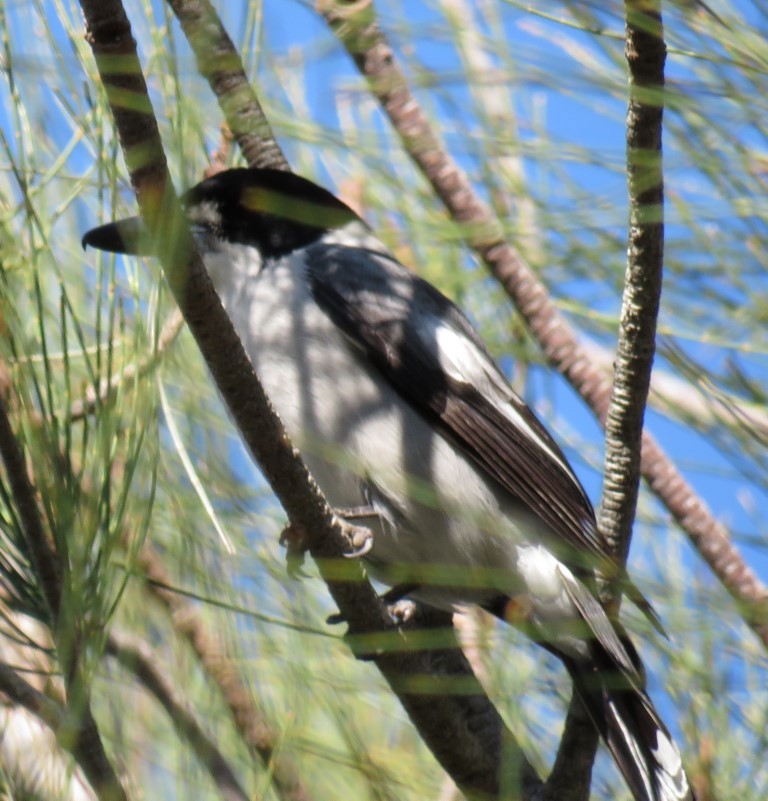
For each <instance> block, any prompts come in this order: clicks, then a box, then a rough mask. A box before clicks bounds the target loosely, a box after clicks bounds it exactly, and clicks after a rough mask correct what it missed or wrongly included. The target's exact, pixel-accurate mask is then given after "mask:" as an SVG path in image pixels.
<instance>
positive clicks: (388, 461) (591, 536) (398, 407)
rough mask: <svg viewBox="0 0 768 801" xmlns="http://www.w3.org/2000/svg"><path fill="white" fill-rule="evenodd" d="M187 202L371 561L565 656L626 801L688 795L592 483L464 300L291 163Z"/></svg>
mask: <svg viewBox="0 0 768 801" xmlns="http://www.w3.org/2000/svg"><path fill="white" fill-rule="evenodd" d="M182 202H183V205H184V207H185V209H186V214H187V218H188V220H189V224H190V226H191V229H192V232H193V235H194V236H195V239H196V241H197V244H198V246H199V248H200V252H201V254H202V256H203V260H204V262H205V265H206V268H207V270H208V272H209V273H210V276H211V279H212V280H213V283H214V286H215V287H216V290H217V292H218V294H219V296H220V298H221V300H222V302H223V304H224V306H225V308H226V310H227V312H228V313H229V315H230V317H231V319H232V322H233V324H234V326H235V328H236V330H237V332H238V334H239V335H240V338H241V340H242V342H243V345H244V346H245V349H246V351H247V352H248V354H249V356H250V358H251V360H252V362H253V365H254V367H255V368H256V372H257V373H258V375H259V377H260V378H261V380H262V382H263V384H264V386H265V389H266V390H267V393H268V394H269V396H270V398H271V400H272V402H273V404H274V406H275V408H276V409H277V411H278V413H279V415H280V417H281V418H282V420H283V423H284V424H285V427H286V429H287V431H288V433H289V435H290V436H291V439H292V440H293V442H294V444H296V445H297V446H298V447H299V448H300V449H301V451H302V455H303V456H304V459H305V461H306V463H307V465H308V467H309V468H310V470H311V472H312V474H313V475H314V477H315V478H316V480H317V482H318V484H319V485H320V487H321V489H322V490H323V492H324V494H325V495H326V497H327V498H328V501H329V502H330V503H331V504H332V505H333V506H334V507H336V508H337V509H339V510H341V512H342V514H343V510H345V509H351V508H360V507H363V508H364V509H365V510H367V514H368V515H369V520H370V528H371V530H372V531H373V545H372V548H371V550H370V552H368V553H367V554H366V555H365V559H366V564H367V566H368V567H369V570H370V572H371V573H372V575H374V576H375V577H376V578H378V579H380V580H382V581H384V582H385V583H388V584H390V585H392V586H394V587H396V588H400V590H401V591H402V592H403V593H404V592H406V591H409V592H410V593H411V594H412V595H413V596H414V597H417V598H419V599H421V600H423V601H425V602H427V603H430V604H433V605H435V606H438V607H442V608H447V609H452V608H455V606H456V605H460V604H465V603H475V604H478V605H479V606H481V607H482V608H484V609H486V610H488V611H489V612H491V613H493V614H494V615H496V616H498V617H500V618H502V619H504V620H506V621H508V622H511V623H513V624H515V625H517V626H519V627H520V628H521V629H522V630H523V631H525V632H526V633H527V634H528V635H529V636H530V637H532V638H533V639H534V640H535V641H536V642H538V643H539V644H541V645H542V646H544V647H545V648H546V649H548V650H549V651H551V652H552V653H554V654H556V655H557V656H558V657H560V659H562V661H563V663H564V664H565V667H566V668H567V669H568V671H569V673H570V675H571V677H572V679H573V682H574V686H575V688H576V691H577V692H578V693H579V695H580V696H581V698H582V700H583V701H584V704H585V706H586V708H587V710H588V712H589V715H590V717H591V718H592V720H593V721H594V724H595V726H596V727H597V729H598V730H599V732H600V734H601V735H602V737H603V739H604V741H605V743H606V745H607V746H608V748H609V749H610V752H611V754H612V755H613V757H614V759H615V761H616V763H617V764H618V766H619V768H620V769H621V771H622V773H623V774H624V777H625V779H626V781H627V783H628V785H629V787H630V788H631V790H632V792H633V794H634V796H635V798H636V799H637V801H683V799H692V798H693V793H692V791H691V789H690V787H689V784H688V780H687V778H686V775H685V772H684V769H683V766H682V763H681V758H680V753H679V751H678V749H677V746H676V745H675V743H674V741H673V740H672V738H671V736H670V734H669V732H668V731H667V729H666V727H665V726H664V724H663V723H662V721H661V719H660V718H659V715H658V714H657V712H656V710H655V708H654V706H653V703H652V701H651V699H650V698H649V696H648V694H647V693H646V690H645V678H644V674H643V668H642V664H641V662H640V659H639V657H638V655H637V652H636V651H635V649H634V647H633V646H632V643H631V642H630V640H629V638H628V636H627V634H626V632H625V631H624V629H623V628H622V626H621V624H620V623H619V622H618V621H617V620H615V619H614V618H613V617H612V616H609V615H608V614H607V613H606V612H605V611H604V609H603V608H602V606H601V605H600V603H599V602H598V600H597V598H596V577H597V576H599V575H603V576H609V577H614V578H616V577H617V576H619V577H623V573H622V571H621V570H620V569H619V568H617V566H616V565H615V563H614V562H613V560H612V558H611V555H610V553H609V550H608V548H607V546H606V543H605V542H604V540H603V538H602V536H601V535H600V532H599V531H598V530H597V525H596V522H595V516H594V512H593V509H592V506H591V504H590V502H589V499H588V498H587V495H586V493H585V492H584V490H583V488H582V487H581V485H580V483H579V481H578V479H577V478H576V476H575V474H574V472H573V470H572V469H571V467H570V465H569V464H568V461H567V460H566V458H565V456H564V455H563V453H562V451H561V450H560V448H559V447H558V446H557V444H556V443H555V441H554V440H553V439H552V437H551V436H550V435H549V433H548V432H547V430H546V429H545V428H544V426H543V425H542V424H541V423H540V422H539V420H538V419H537V418H536V416H535V415H534V414H533V412H532V411H531V410H530V409H529V408H528V406H526V404H525V403H524V402H523V401H522V400H521V399H520V398H519V397H518V396H517V395H516V394H515V392H514V391H513V390H512V388H511V387H510V385H509V383H508V382H507V380H506V378H505V377H504V375H503V374H502V373H501V371H500V370H499V368H498V367H497V366H496V364H495V363H494V361H493V359H492V358H491V356H490V355H489V353H488V351H487V349H486V347H485V345H484V344H483V342H482V340H481V339H480V337H479V336H478V334H477V333H476V332H475V330H474V329H473V327H472V325H471V324H470V322H469V321H468V319H467V318H466V317H465V316H464V314H463V313H462V312H461V311H460V310H459V309H458V308H457V307H456V306H455V305H454V304H453V303H452V302H451V301H450V300H448V299H447V298H446V297H445V296H444V295H442V294H441V293H440V292H439V291H438V290H437V289H436V288H435V287H434V286H432V285H431V284H429V283H427V282H426V281H424V280H423V279H421V278H419V277H418V276H417V275H416V274H414V273H413V272H411V271H410V270H409V269H407V268H406V267H404V266H403V265H402V264H400V263H399V262H398V261H397V260H396V259H395V258H394V257H393V255H392V254H391V253H390V252H389V251H388V250H387V248H386V247H385V246H384V245H383V244H382V243H381V242H380V241H379V240H378V239H377V238H376V237H375V236H374V235H373V234H372V232H371V230H370V229H369V228H368V227H367V226H366V224H365V223H364V222H363V221H362V220H361V219H360V218H359V217H358V216H357V215H356V214H355V213H354V212H353V211H352V210H351V209H350V208H349V207H348V206H346V205H345V204H344V203H342V202H341V201H340V200H339V199H338V198H336V197H335V196H334V195H332V194H331V193H330V192H328V191H327V190H325V189H323V188H321V187H319V186H317V185H316V184H313V183H311V182H310V181H307V180H305V179H303V178H300V177H299V176H297V175H293V174H291V173H286V172H280V171H277V170H266V169H262V170H256V169H233V170H228V171H225V172H222V173H219V174H218V175H215V176H213V177H211V178H208V179H206V180H205V181H203V182H202V183H200V184H198V185H197V186H195V187H194V188H192V189H191V190H189V191H188V192H187V194H186V195H185V196H184V197H183V199H182ZM87 245H92V246H93V247H96V248H100V249H102V250H107V251H113V252H118V253H132V254H145V255H149V254H151V253H152V252H153V247H152V243H151V242H150V241H148V239H147V236H146V235H145V234H143V233H142V229H141V224H140V221H139V219H138V218H132V219H128V220H123V221H120V222H115V223H110V224H107V225H104V226H101V227H99V228H95V229H93V230H91V231H89V232H88V233H87V234H86V235H85V236H84V237H83V246H87ZM622 581H623V585H624V587H625V591H628V593H629V595H630V597H631V598H632V599H633V600H635V601H637V602H639V604H640V605H641V606H642V607H644V608H645V611H646V612H647V613H648V614H649V615H650V616H651V617H652V618H653V619H655V617H654V616H653V613H652V612H651V611H650V607H649V605H648V604H647V603H645V602H644V599H643V598H642V596H641V595H640V593H639V592H638V591H637V590H636V589H635V588H634V587H633V585H632V584H631V582H630V581H629V579H628V578H626V577H623V578H622Z"/></svg>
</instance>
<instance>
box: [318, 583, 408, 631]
mask: <svg viewBox="0 0 768 801" xmlns="http://www.w3.org/2000/svg"><path fill="white" fill-rule="evenodd" d="M418 587H419V585H418V584H413V583H410V584H398V585H397V586H396V587H392V589H389V590H387V591H386V592H385V593H384V594H383V595H381V596H380V598H379V600H380V601H381V602H382V603H383V604H384V605H385V606H386V607H387V612H389V614H390V616H391V617H392V620H394V621H395V623H397V624H402V623H407V622H408V621H409V620H410V619H411V618H412V617H413V615H414V613H415V612H416V604H415V603H414V602H413V601H411V600H410V599H408V598H406V597H405V596H406V595H410V594H411V593H412V592H414V590H416V589H418ZM325 620H326V623H328V625H329V626H336V625H338V624H339V623H344V622H346V621H345V619H344V615H342V614H341V612H337V613H336V614H334V615H328V617H327V618H326V619H325Z"/></svg>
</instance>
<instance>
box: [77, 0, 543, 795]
mask: <svg viewBox="0 0 768 801" xmlns="http://www.w3.org/2000/svg"><path fill="white" fill-rule="evenodd" d="M81 7H82V9H83V12H84V15H85V19H86V27H87V38H88V41H89V43H90V44H91V47H92V49H93V52H94V55H95V57H96V64H97V68H98V70H99V74H100V77H101V80H102V82H103V84H104V88H105V90H106V93H107V97H108V99H109V102H110V106H111V108H112V113H113V116H114V119H115V125H116V127H117V131H118V135H119V139H120V144H121V147H122V150H123V154H124V157H125V160H126V163H127V165H128V168H129V171H130V174H131V182H132V184H133V186H134V188H135V190H136V196H137V200H138V204H139V210H140V212H141V215H142V217H143V219H144V222H145V223H146V225H147V227H148V230H149V231H150V233H151V234H152V235H153V237H154V241H155V242H158V243H161V248H160V250H161V252H160V254H159V257H160V261H161V264H162V267H163V272H164V274H165V277H166V279H167V281H168V283H169V285H170V287H171V291H172V292H173V294H174V296H175V298H176V301H177V303H178V304H179V308H180V309H181V311H182V314H183V315H184V319H185V321H186V322H187V324H188V326H189V328H190V331H191V332H192V334H193V336H194V337H195V339H196V341H197V343H198V346H199V348H200V350H201V352H202V354H203V357H204V358H205V360H206V363H207V364H208V367H209V369H210V371H211V373H212V375H213V377H214V380H215V381H216V385H217V387H218V389H219V391H220V392H221V394H222V396H223V398H224V400H225V402H226V403H227V406H228V408H229V410H230V412H231V414H232V416H233V418H234V420H235V422H236V424H237V425H238V427H239V429H240V432H241V434H242V436H243V439H244V441H245V442H246V444H247V445H248V447H249V449H250V450H251V453H252V454H253V456H254V458H255V459H256V461H257V462H258V463H259V464H260V466H261V468H262V470H263V472H264V474H265V477H266V478H267V480H268V481H269V483H270V485H271V486H272V489H273V490H274V492H275V494H276V495H277V497H278V499H279V500H280V502H281V504H282V505H283V508H284V509H285V510H286V511H287V513H288V516H289V518H290V520H291V522H292V523H293V524H294V525H295V526H297V527H299V528H301V529H303V530H305V531H307V532H311V537H310V546H309V549H310V553H311V554H312V556H313V557H314V559H315V561H316V562H317V564H318V566H319V569H320V572H321V575H322V576H323V578H324V579H325V581H326V583H327V584H328V587H329V590H330V592H331V595H332V596H333V598H334V600H335V602H336V603H337V604H338V606H339V609H340V610H341V613H342V615H343V616H344V617H345V619H346V620H347V621H348V623H349V627H350V631H351V632H352V633H353V634H355V635H366V634H368V635H370V634H371V633H383V634H386V635H387V640H388V645H389V646H390V647H389V648H388V649H387V650H386V651H380V650H378V649H375V650H372V649H371V646H370V643H368V644H367V646H365V647H366V648H367V650H368V653H369V654H371V653H372V658H373V659H374V660H375V662H376V664H377V666H378V667H379V669H380V670H381V671H382V673H383V675H384V676H385V678H386V679H387V681H388V682H389V684H390V686H391V687H392V688H393V690H394V691H395V692H396V693H397V695H398V697H399V698H400V700H401V702H402V703H403V705H404V706H405V708H406V710H407V711H408V713H409V715H410V717H411V719H412V720H413V722H414V724H415V725H416V727H417V728H418V730H419V732H420V733H421V735H422V737H423V738H424V739H425V741H426V742H427V743H428V745H430V747H431V748H432V750H433V753H435V755H436V756H437V757H438V759H439V760H440V761H441V763H442V764H443V766H444V767H445V768H446V770H448V771H449V772H450V773H451V775H452V777H453V778H454V779H455V781H456V782H457V784H458V785H459V786H460V787H461V788H462V790H464V791H465V792H466V793H467V794H470V795H473V796H476V795H478V794H484V795H486V796H488V795H491V796H492V795H498V792H499V786H500V778H499V775H498V766H499V764H500V756H501V741H502V731H503V730H504V727H503V724H502V722H501V719H500V717H499V715H498V713H497V712H496V710H495V709H494V708H493V706H492V705H491V704H490V702H489V701H488V699H487V698H486V697H485V695H484V693H483V691H482V689H481V688H480V686H479V684H478V682H477V680H476V679H475V677H474V674H473V673H472V671H471V668H470V667H469V665H468V663H467V661H466V659H465V658H464V657H463V655H462V654H461V651H460V650H459V649H458V647H457V646H456V644H455V639H454V640H453V641H452V642H451V643H449V645H448V647H447V648H445V649H444V650H442V649H441V650H438V649H431V650H413V649H410V650H409V647H408V646H409V643H411V642H412V641H413V637H415V636H416V635H417V634H418V632H410V631H408V629H407V628H406V629H403V630H398V629H396V628H395V626H394V624H393V622H392V621H391V619H390V617H389V615H388V613H387V611H386V609H385V608H384V606H383V605H382V603H381V601H380V600H379V599H378V598H377V596H376V594H375V593H374V591H373V589H372V588H371V586H370V584H369V583H368V582H367V581H365V579H364V575H363V572H362V568H361V566H360V565H359V564H357V563H355V562H354V561H350V560H345V559H344V558H343V554H344V553H345V552H347V551H349V550H350V548H349V543H348V542H347V540H346V537H345V530H344V526H343V525H342V524H341V523H339V522H338V521H337V520H336V519H335V518H334V517H333V515H332V513H331V512H330V510H329V509H328V506H327V504H326V503H325V501H324V499H323V498H322V496H321V494H320V492H319V490H318V488H317V486H316V485H315V484H314V482H313V481H312V480H311V477H310V476H309V473H308V472H307V469H306V467H305V466H304V464H303V463H302V461H301V459H300V457H299V455H298V453H297V452H296V451H295V450H294V449H293V447H292V446H291V444H290V442H289V441H288V439H287V437H286V435H285V432H284V430H283V428H282V425H281V423H280V421H279V419H278V418H277V416H276V415H275V413H274V411H273V410H272V409H271V406H270V404H269V401H268V399H267V398H266V395H265V393H264V390H263V388H262V386H261V384H260V383H259V381H258V378H257V377H256V375H255V373H254V371H253V366H252V365H251V363H250V361H249V359H248V356H247V354H246V353H245V352H244V350H243V347H242V344H241V343H240V341H239V339H238V337H237V334H236V333H235V331H234V329H233V328H232V324H231V322H230V320H229V318H228V317H227V315H226V313H225V311H224V309H223V307H222V306H221V303H220V301H219V299H218V297H217V295H216V293H215V291H214V289H213V286H212V284H211V282H210V279H209V278H208V275H207V273H206V272H205V268H204V266H203V264H202V262H201V260H200V256H199V253H197V250H196V247H195V245H194V241H193V240H192V238H191V235H190V232H189V230H188V227H187V225H186V222H185V220H184V218H183V215H182V214H181V211H180V209H179V207H178V202H177V199H176V196H175V193H174V192H173V189H172V185H171V180H170V177H169V175H168V170H167V165H166V161H165V156H164V154H163V151H162V145H161V142H160V136H159V132H158V129H157V122H156V120H155V117H154V115H153V113H152V108H151V103H150V100H149V97H148V96H147V89H146V84H145V82H144V77H143V75H142V72H141V67H140V64H139V61H138V58H137V55H136V44H135V41H134V39H133V36H132V34H131V29H130V24H129V22H128V19H127V17H126V15H125V11H124V9H123V7H122V5H121V3H120V2H119V0H103V2H101V1H100V0H81ZM126 98H129V99H130V103H126V102H125V100H126ZM436 617H437V619H436V620H435V617H433V618H432V623H433V625H440V626H445V624H446V616H445V615H438V616H436ZM424 675H427V676H434V675H437V676H443V677H450V678H451V679H452V680H453V681H457V680H458V681H459V682H460V683H461V680H463V684H464V686H462V687H461V692H460V693H455V694H447V693H446V694H443V695H441V696H440V703H436V698H435V695H434V690H433V689H427V690H426V691H425V690H424V689H423V685H422V682H421V681H419V680H420V679H421V677H423V676H424ZM447 734H450V736H446V735H447ZM504 746H505V751H506V752H507V753H512V754H513V756H512V759H513V760H514V761H515V764H516V765H518V766H519V774H520V775H521V776H522V778H523V785H524V787H525V788H526V791H527V792H529V791H530V790H531V788H532V787H535V786H538V780H537V778H536V774H535V771H534V770H533V768H532V767H531V766H530V765H529V764H528V762H527V761H526V760H525V757H524V756H523V754H522V752H521V751H520V749H519V747H518V746H517V745H516V744H514V743H513V742H512V740H511V735H509V737H505V742H504Z"/></svg>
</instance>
